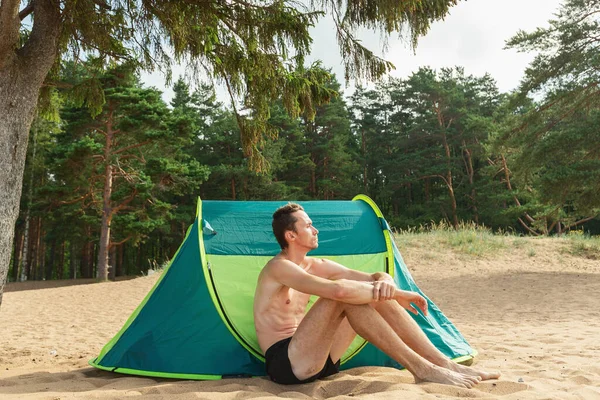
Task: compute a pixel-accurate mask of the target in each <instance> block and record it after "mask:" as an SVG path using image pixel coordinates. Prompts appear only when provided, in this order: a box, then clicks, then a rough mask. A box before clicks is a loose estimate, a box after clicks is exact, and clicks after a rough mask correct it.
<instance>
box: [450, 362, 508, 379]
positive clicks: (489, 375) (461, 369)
mask: <svg viewBox="0 0 600 400" xmlns="http://www.w3.org/2000/svg"><path fill="white" fill-rule="evenodd" d="M446 368H447V369H449V370H450V371H454V372H458V373H460V374H463V375H469V376H478V377H480V378H481V380H482V381H487V380H488V379H498V378H500V372H498V371H493V372H488V371H482V370H479V369H475V368H471V367H467V366H466V365H461V364H457V363H455V362H454V361H451V360H448V364H447V365H446Z"/></svg>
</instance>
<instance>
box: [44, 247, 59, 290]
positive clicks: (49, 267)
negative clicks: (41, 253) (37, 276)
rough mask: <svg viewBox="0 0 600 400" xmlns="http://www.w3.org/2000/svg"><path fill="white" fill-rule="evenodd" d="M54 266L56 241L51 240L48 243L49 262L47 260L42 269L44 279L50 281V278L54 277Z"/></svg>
mask: <svg viewBox="0 0 600 400" xmlns="http://www.w3.org/2000/svg"><path fill="white" fill-rule="evenodd" d="M55 264H56V240H53V241H52V243H50V260H48V263H47V264H46V265H45V268H44V279H45V280H47V281H49V280H51V279H52V276H53V275H54V274H53V272H54V269H55V267H54V265H55Z"/></svg>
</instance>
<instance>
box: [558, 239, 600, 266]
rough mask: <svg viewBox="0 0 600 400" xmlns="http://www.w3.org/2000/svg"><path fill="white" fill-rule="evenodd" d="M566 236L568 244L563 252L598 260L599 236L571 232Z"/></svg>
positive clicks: (599, 253) (599, 256)
mask: <svg viewBox="0 0 600 400" xmlns="http://www.w3.org/2000/svg"><path fill="white" fill-rule="evenodd" d="M567 238H568V239H569V240H568V243H569V244H568V246H567V247H566V248H564V249H563V252H566V253H569V254H571V255H573V256H576V257H582V258H587V259H589V260H600V237H590V236H588V235H583V234H577V233H572V234H569V235H567Z"/></svg>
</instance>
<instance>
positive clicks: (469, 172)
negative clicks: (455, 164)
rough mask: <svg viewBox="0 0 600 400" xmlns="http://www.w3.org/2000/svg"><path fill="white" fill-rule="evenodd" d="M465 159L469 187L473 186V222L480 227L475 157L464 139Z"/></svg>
mask: <svg viewBox="0 0 600 400" xmlns="http://www.w3.org/2000/svg"><path fill="white" fill-rule="evenodd" d="M462 145H463V157H464V158H463V159H464V162H465V168H466V169H467V176H468V177H469V186H471V208H472V209H473V220H474V221H475V225H479V210H477V202H476V200H475V196H476V195H477V193H476V191H475V169H474V168H473V157H472V156H471V150H470V149H469V148H468V147H467V143H466V141H465V140H464V139H463V141H462Z"/></svg>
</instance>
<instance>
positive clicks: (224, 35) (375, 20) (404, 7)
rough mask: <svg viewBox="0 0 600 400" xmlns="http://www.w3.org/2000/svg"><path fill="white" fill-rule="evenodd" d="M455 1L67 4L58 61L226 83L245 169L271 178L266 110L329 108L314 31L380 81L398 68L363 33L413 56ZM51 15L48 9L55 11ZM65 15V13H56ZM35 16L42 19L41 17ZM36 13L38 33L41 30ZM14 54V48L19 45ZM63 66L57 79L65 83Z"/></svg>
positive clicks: (355, 74)
mask: <svg viewBox="0 0 600 400" xmlns="http://www.w3.org/2000/svg"><path fill="white" fill-rule="evenodd" d="M456 3H457V0H411V1H401V2H398V1H389V0H376V1H370V2H368V3H365V2H360V1H354V0H348V1H330V0H319V1H312V2H310V3H309V4H307V5H303V4H301V3H299V2H296V1H293V0H260V1H252V2H247V1H244V0H234V1H230V2H224V1H215V2H154V3H147V2H139V1H131V0H111V1H109V2H102V1H100V2H99V1H96V0H78V1H73V0H67V1H63V2H61V4H60V6H59V5H58V4H56V5H52V7H56V9H52V12H56V13H58V15H59V18H58V20H57V21H56V22H58V21H60V25H61V26H60V29H59V30H58V31H59V32H60V35H61V37H60V40H59V48H60V49H59V53H60V55H61V59H62V60H63V61H78V60H81V59H88V60H89V59H90V58H92V57H97V60H98V64H97V65H95V66H90V67H95V68H96V69H97V70H99V69H101V67H106V66H107V64H108V60H120V61H121V62H123V61H126V60H128V61H130V62H134V63H136V64H137V65H138V66H140V67H142V68H145V69H148V70H154V69H155V68H160V69H162V70H164V71H165V72H166V74H167V78H168V79H169V80H170V73H171V72H170V71H171V67H172V65H173V63H174V62H180V63H186V64H187V65H188V70H189V71H191V72H192V73H193V74H196V76H198V75H199V74H200V73H202V74H205V75H207V76H208V77H209V78H211V79H213V80H215V81H218V82H222V83H224V84H225V85H226V86H227V88H228V89H229V91H230V94H231V96H232V104H236V102H237V101H238V100H241V101H242V105H243V107H244V108H245V109H247V110H248V112H247V113H246V112H241V111H240V112H237V111H235V113H236V114H237V115H236V117H237V118H236V119H237V122H238V124H239V127H240V134H241V135H242V146H243V150H244V153H245V155H246V156H247V157H248V158H249V162H248V167H249V168H251V169H252V170H255V171H263V172H264V171H266V170H267V169H268V162H267V161H266V159H265V158H264V157H263V156H262V155H261V148H262V146H263V144H264V143H263V142H264V140H265V138H269V137H270V135H272V134H273V133H274V131H273V129H272V128H271V127H270V126H269V123H268V120H269V108H270V106H271V103H272V102H274V101H275V100H277V99H283V106H284V107H285V108H286V110H287V111H288V112H289V113H290V115H291V116H292V118H295V117H297V116H298V115H300V114H304V115H306V116H307V117H308V118H309V119H311V118H312V117H313V116H314V113H315V106H317V105H319V104H323V103H324V102H327V101H329V100H330V99H331V97H332V95H333V92H332V91H331V90H329V89H327V85H326V83H327V81H328V79H329V77H328V74H326V73H323V70H322V69H321V68H319V67H318V66H317V67H316V68H315V67H310V68H306V67H305V58H306V55H308V54H309V53H310V51H311V44H312V38H311V37H310V34H309V30H310V28H311V27H313V26H314V25H315V24H316V22H317V21H318V19H319V18H321V17H323V16H325V15H326V14H330V15H331V16H332V18H333V21H334V23H335V26H336V36H337V40H338V44H339V50H340V52H341V55H342V59H343V62H344V68H345V78H346V80H348V79H360V80H362V79H367V80H375V79H379V78H380V77H382V76H383V75H385V74H386V73H387V72H389V71H390V70H391V69H393V65H392V64H391V63H389V62H388V61H385V60H384V59H382V58H380V57H377V56H376V55H375V54H374V53H373V52H372V51H371V50H369V49H367V48H365V47H364V46H363V45H362V44H361V43H360V41H359V40H357V39H356V37H355V36H356V32H357V31H358V30H359V29H360V28H363V27H367V28H372V29H378V30H380V31H381V32H382V34H384V35H386V36H387V35H390V34H391V33H392V32H399V33H400V34H401V35H403V36H406V38H407V39H408V40H409V41H410V42H411V43H412V45H413V47H414V46H416V41H417V38H418V37H419V36H421V35H423V34H425V33H426V32H427V31H428V29H429V27H430V24H431V22H432V21H435V20H439V19H442V18H443V17H444V16H445V15H446V14H447V13H448V11H449V8H450V7H451V6H453V5H455V4H456ZM52 7H51V8H52ZM59 7H60V8H59ZM35 13H38V14H40V15H35ZM41 13H42V10H41V8H40V9H38V8H36V9H34V16H35V18H34V26H35V24H36V22H37V20H38V19H39V20H42V17H43V16H42V15H41ZM29 33H30V32H29V30H28V27H27V26H26V25H23V31H22V34H21V35H20V38H19V37H17V38H16V39H19V40H20V42H21V45H22V46H26V45H27V43H28V39H29V37H30V35H29ZM15 47H18V46H17V43H15ZM59 65H60V63H57V64H56V66H55V68H54V72H53V73H52V75H53V76H54V77H56V76H58V75H59ZM90 75H91V77H90V80H88V81H81V82H80V83H79V87H77V88H74V90H73V95H74V99H75V100H76V101H77V102H78V103H80V104H81V103H82V102H85V103H86V104H88V107H89V108H90V111H91V113H92V115H95V114H96V113H99V112H100V109H101V107H102V105H103V102H104V100H103V98H102V93H101V90H99V89H100V88H101V86H99V85H98V81H97V80H95V79H94V75H95V73H94V72H92V73H91V74H90Z"/></svg>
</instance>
